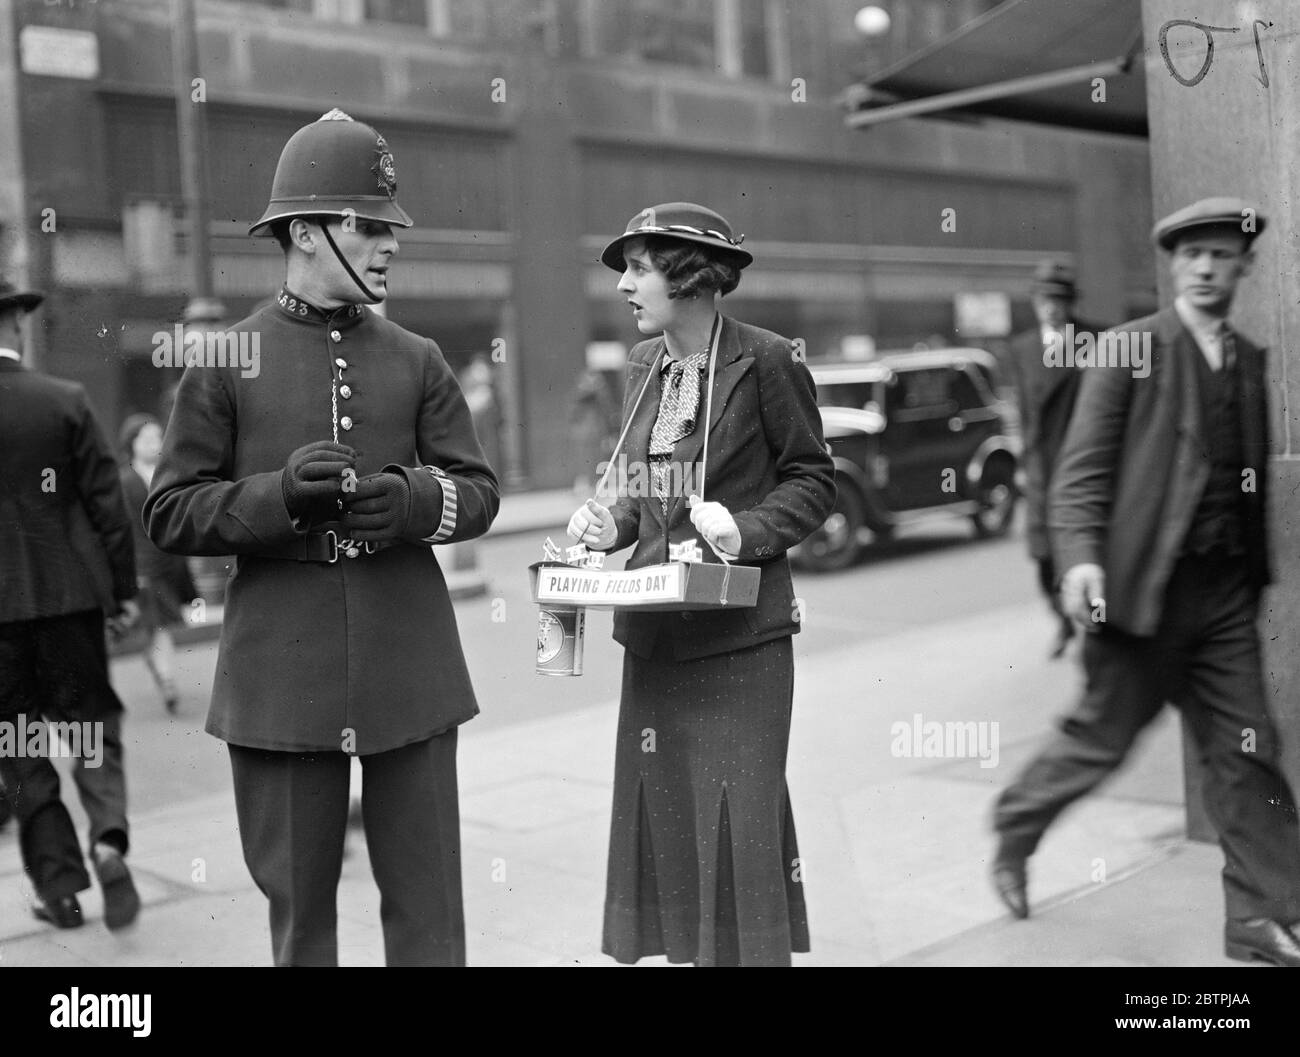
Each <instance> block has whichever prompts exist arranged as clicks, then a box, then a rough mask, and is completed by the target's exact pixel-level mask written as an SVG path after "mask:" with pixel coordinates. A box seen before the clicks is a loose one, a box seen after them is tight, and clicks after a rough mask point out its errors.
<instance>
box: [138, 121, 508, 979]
mask: <svg viewBox="0 0 1300 1057" xmlns="http://www.w3.org/2000/svg"><path fill="white" fill-rule="evenodd" d="M396 187H397V181H396V171H395V167H394V164H393V156H392V154H391V153H390V151H389V149H388V144H387V143H386V142H385V141H384V138H383V137H382V136H380V135H379V134H378V133H377V132H376V131H375V130H374V129H373V128H371V127H370V126H369V125H366V124H363V123H362V122H360V121H353V120H352V119H351V118H350V117H348V116H347V115H346V114H343V113H342V112H341V111H338V110H334V111H331V112H330V113H328V114H326V115H325V116H324V117H322V118H321V119H320V120H319V121H317V122H315V123H313V124H311V125H307V126H306V127H304V128H302V129H299V130H298V132H296V133H295V134H294V135H293V136H292V137H291V138H290V139H289V141H288V143H287V144H286V145H285V148H284V150H283V152H282V153H281V155H280V161H279V164H278V166H277V168H276V172H275V180H274V184H273V187H272V192H271V203H270V205H269V206H268V208H267V210H266V212H265V214H264V215H263V216H262V218H261V219H260V220H258V221H257V223H256V224H254V225H253V226H252V229H251V233H252V234H260V235H274V237H275V238H276V239H277V241H278V242H279V243H280V246H281V247H282V248H283V250H284V254H285V275H286V278H285V282H284V286H283V287H282V288H281V290H280V292H279V294H278V295H277V296H276V298H275V301H274V302H273V303H271V304H269V305H268V306H266V307H265V308H263V309H261V310H259V311H256V312H254V314H253V315H251V316H249V317H248V318H247V319H245V320H244V321H243V322H241V323H239V324H237V325H236V326H235V327H234V328H233V330H234V331H235V332H236V333H239V334H241V335H248V336H249V340H250V341H251V338H252V337H257V338H258V340H259V342H260V347H261V350H262V353H263V355H262V360H261V364H260V370H259V371H257V372H256V373H255V375H253V374H249V375H248V376H245V375H246V372H241V371H240V370H239V369H238V367H237V366H235V365H232V366H228V367H227V366H201V365H197V364H196V365H193V366H188V367H187V368H186V370H185V374H184V376H183V377H182V379H181V384H180V389H179V390H178V392H177V395H176V404H175V408H174V410H173V412H172V418H171V421H170V423H169V424H168V427H167V433H166V436H165V439H164V442H163V451H162V456H161V458H160V459H159V462H158V468H157V470H156V471H155V475H154V479H153V485H152V489H151V492H150V495H149V498H148V500H147V501H146V504H145V520H146V522H147V523H148V527H149V534H150V536H151V537H152V538H153V540H154V542H155V543H157V544H158V546H160V547H161V548H163V549H164V550H168V551H173V552H176V553H182V554H233V555H235V556H236V565H235V571H234V574H233V576H232V577H231V580H230V583H229V586H228V588H227V600H226V610H225V621H224V625H223V628H222V635H221V647H220V656H219V660H218V663H217V673H216V679H215V682H214V685H213V692H212V707H211V711H210V713H209V717H208V723H207V730H208V731H209V733H211V734H214V735H216V736H217V737H218V738H221V739H223V740H224V741H226V742H228V743H229V746H230V760H231V768H232V771H233V776H234V785H235V802H236V807H237V810H238V816H239V830H240V837H241V839H242V841H243V847H244V858H245V861H246V862H247V864H248V868H249V871H250V872H251V873H252V875H253V879H254V880H255V881H256V883H257V885H258V887H259V888H260V889H261V890H262V892H263V893H264V894H265V895H266V896H267V898H268V899H269V901H270V916H271V940H272V948H273V953H274V958H275V961H276V963H277V964H279V965H335V964H337V961H338V943H337V934H336V910H335V900H336V891H337V887H338V880H339V871H340V867H341V863H342V857H343V844H344V834H345V830H346V826H347V820H348V778H349V771H350V761H351V758H352V757H353V756H356V755H359V756H360V758H361V763H362V767H363V772H364V779H363V786H364V787H363V794H362V815H363V819H364V825H365V831H366V843H367V846H368V850H369V853H370V861H371V866H372V868H373V871H374V876H375V881H376V883H377V884H378V886H379V890H380V894H381V897H382V903H381V910H380V915H381V919H382V924H383V931H384V948H385V954H386V957H387V961H388V964H390V965H461V964H464V961H465V927H464V916H463V911H462V902H461V873H460V858H459V856H460V815H459V809H458V806H457V787H456V729H457V727H458V726H459V724H461V723H463V722H465V720H467V719H470V718H471V717H472V716H474V715H475V714H476V713H477V712H478V706H477V704H476V702H475V699H474V692H473V689H472V687H471V685H470V679H469V673H468V671H467V670H466V666H465V659H464V656H463V654H462V652H461V647H460V639H459V636H458V633H457V629H456V620H455V614H454V612H453V610H452V605H451V599H450V596H449V594H448V592H447V587H446V583H445V581H444V579H443V574H442V570H441V569H440V568H439V565H438V560H437V558H436V557H435V556H434V551H433V545H435V544H440V543H451V542H455V541H457V540H466V539H472V538H473V537H475V536H479V535H481V534H482V533H483V532H485V531H486V530H487V528H488V526H489V525H490V524H491V522H492V519H493V518H494V517H495V515H496V511H497V505H498V487H497V481H496V478H495V476H494V475H493V472H492V470H491V468H490V467H489V465H488V463H487V461H486V460H485V459H484V457H483V452H482V450H481V449H480V447H479V442H478V440H477V438H476V437H475V435H474V429H473V426H472V425H471V417H470V412H469V408H468V407H467V406H466V403H465V400H464V398H463V397H462V395H461V392H460V389H459V388H458V387H457V384H456V381H455V378H454V376H453V374H452V371H451V369H450V368H449V367H448V365H447V363H446V361H445V360H444V359H443V356H442V353H441V351H440V350H439V349H438V346H437V345H436V344H435V343H434V342H432V341H430V340H429V339H428V338H422V337H419V336H418V335H416V334H412V333H411V332H410V331H407V330H403V329H402V328H401V327H399V326H397V325H396V324H394V323H391V322H389V321H388V320H386V319H384V318H383V317H382V316H380V315H378V314H376V313H375V312H373V311H371V310H370V309H369V308H367V307H366V306H367V305H376V304H380V303H382V302H383V301H384V300H385V298H386V297H387V296H388V271H389V266H390V264H391V262H392V258H393V256H394V255H395V254H396V253H397V248H398V247H397V238H396V236H395V235H394V232H393V227H394V225H396V226H400V227H409V226H410V225H411V219H410V217H408V216H407V215H406V213H405V211H404V210H403V209H402V208H401V206H399V205H398V204H397V202H396V201H395V200H394V194H395V191H396Z"/></svg>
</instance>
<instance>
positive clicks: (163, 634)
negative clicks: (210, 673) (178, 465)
mask: <svg viewBox="0 0 1300 1057" xmlns="http://www.w3.org/2000/svg"><path fill="white" fill-rule="evenodd" d="M162 435H163V431H162V426H161V425H159V423H158V420H157V419H156V418H154V417H153V416H152V415H145V414H136V415H131V416H130V417H129V418H127V420H126V421H125V422H123V423H122V431H121V434H120V435H119V440H120V442H121V449H122V452H123V454H124V456H125V458H126V465H124V466H123V467H122V473H121V477H122V491H123V493H124V494H125V495H126V506H127V511H128V512H129V513H130V515H131V526H132V529H133V530H134V532H135V567H136V575H137V576H138V577H139V581H140V595H139V603H140V626H141V627H142V628H144V630H145V632H146V633H147V634H148V636H149V641H148V642H147V643H146V644H145V649H144V663H145V665H146V666H147V667H148V669H149V673H150V674H151V675H152V676H153V679H154V682H155V683H156V684H157V686H158V690H159V692H160V693H161V694H162V698H163V705H164V707H165V708H166V709H167V711H168V712H175V711H176V706H177V705H178V703H179V702H180V694H179V693H178V692H177V690H176V679H175V676H174V674H173V672H174V664H175V657H176V645H175V643H174V641H173V639H172V632H171V629H172V628H174V627H176V626H178V625H180V624H184V623H185V618H184V616H183V615H182V613H181V607H182V606H184V605H186V604H187V603H188V602H189V601H190V600H191V599H192V598H193V597H194V596H195V594H197V592H196V591H195V589H194V581H193V580H192V579H191V577H190V571H189V566H188V564H187V563H186V560H185V558H184V557H182V556H180V555H175V554H165V553H163V552H162V551H160V550H159V549H158V548H157V547H155V546H154V545H153V541H152V540H150V539H149V536H148V534H147V533H146V532H145V530H144V522H143V520H142V517H141V514H142V512H143V510H144V500H145V497H146V496H147V495H148V494H149V484H150V482H151V481H152V480H153V471H154V467H155V466H157V464H158V455H159V453H160V452H161V451H162Z"/></svg>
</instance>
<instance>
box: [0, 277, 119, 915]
mask: <svg viewBox="0 0 1300 1057" xmlns="http://www.w3.org/2000/svg"><path fill="white" fill-rule="evenodd" d="M41 300H42V296H41V295H40V294H38V293H35V292H32V291H20V290H16V289H15V288H14V287H13V286H11V285H10V284H9V283H7V282H4V281H3V280H0V537H2V538H3V539H4V545H3V546H0V583H3V584H4V590H3V591H0V784H3V786H4V792H5V799H6V800H7V801H8V802H9V804H10V805H11V807H12V810H13V813H14V816H15V817H16V818H17V820H18V838H19V846H20V848H21V851H22V857H23V866H24V868H25V870H26V872H27V876H28V877H29V878H30V879H31V882H32V885H33V886H34V887H35V889H36V894H37V898H38V900H39V902H38V903H37V905H36V906H35V907H34V911H35V914H36V916H37V917H38V918H40V919H41V920H42V921H48V922H50V923H51V924H53V925H56V926H58V927H59V928H75V927H76V926H78V925H80V924H82V916H81V905H80V904H79V903H78V901H77V893H78V892H81V891H84V890H85V889H87V888H89V887H90V877H89V875H88V874H87V872H86V867H85V862H84V860H83V859H82V855H81V849H80V848H79V847H78V844H77V834H76V830H75V829H74V827H73V825H72V819H71V818H70V817H69V815H68V810H67V808H66V807H64V805H63V801H62V800H61V799H60V796H59V775H58V772H57V771H56V770H55V768H54V765H53V764H52V763H51V762H50V759H49V757H50V756H51V755H53V754H54V751H55V745H54V739H53V735H52V734H51V733H45V734H44V736H42V730H44V731H46V732H48V728H43V726H42V725H43V723H44V722H46V721H49V722H54V723H59V724H66V725H67V726H65V727H63V728H62V729H63V730H64V731H65V732H67V733H68V735H69V743H68V749H69V751H71V752H73V753H74V754H75V755H76V756H77V759H76V761H75V762H74V766H73V772H72V775H73V781H74V782H75V784H76V786H77V792H78V794H79V796H80V798H81V803H82V807H83V808H85V811H86V814H87V816H88V817H89V820H90V857H91V864H92V865H93V866H94V868H95V874H96V876H97V878H98V879H99V883H100V887H101V888H102V889H103V893H104V921H105V923H106V924H107V925H108V927H109V928H110V929H118V928H122V927H124V926H125V925H128V924H130V923H131V922H132V921H134V920H135V917H136V915H137V913H138V912H139V909H140V899H139V896H138V894H137V893H136V890H135V885H134V883H133V882H132V880H131V872H130V870H129V869H127V865H126V858H125V857H126V853H127V850H128V847H129V838H128V827H127V820H126V780H125V777H124V773H123V770H122V737H121V713H122V702H121V701H120V700H119V699H118V697H117V694H116V693H114V692H113V688H112V686H110V685H109V681H108V653H107V649H106V647H105V643H104V624H105V618H106V617H107V619H108V622H109V626H110V627H111V628H112V629H113V630H114V631H115V632H118V633H120V632H122V631H124V630H125V629H126V628H127V627H129V626H130V625H131V624H133V623H134V622H135V620H136V618H137V617H138V615H139V610H138V609H137V607H136V604H135V602H134V601H132V599H133V596H134V595H135V593H136V580H135V553H134V550H133V547H132V541H131V525H130V522H129V521H128V520H127V512H126V504H125V502H124V501H123V498H122V488H121V485H120V484H119V482H118V473H117V462H116V460H115V459H114V458H113V452H112V449H111V448H110V447H109V445H108V443H107V442H106V441H105V439H104V436H103V434H102V432H101V431H100V428H99V424H98V423H97V422H96V421H95V416H94V414H93V413H92V412H91V410H90V404H89V403H88V401H87V399H86V392H85V390H84V389H83V388H82V387H81V386H80V385H78V384H77V383H75V382H68V381H63V380H62V379H57V378H48V377H46V376H45V375H42V374H40V373H38V372H36V371H32V370H28V369H26V368H25V367H24V366H23V364H22V344H23V341H22V320H23V317H24V316H25V315H26V314H27V313H28V312H30V311H31V310H32V309H34V308H36V306H37V305H39V304H40V303H41ZM34 734H35V738H33V735H34ZM77 740H80V742H81V744H80V745H77V744H76V741H77ZM42 746H43V748H42Z"/></svg>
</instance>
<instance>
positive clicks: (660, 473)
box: [649, 352, 709, 514]
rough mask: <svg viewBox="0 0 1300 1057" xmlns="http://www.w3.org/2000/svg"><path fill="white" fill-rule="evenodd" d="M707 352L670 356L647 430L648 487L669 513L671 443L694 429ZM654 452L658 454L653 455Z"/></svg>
mask: <svg viewBox="0 0 1300 1057" xmlns="http://www.w3.org/2000/svg"><path fill="white" fill-rule="evenodd" d="M708 363H709V354H708V353H707V352H697V353H696V354H695V355H694V356H688V357H686V359H684V360H669V361H668V363H667V371H668V378H667V380H666V381H665V382H664V387H663V392H662V394H661V395H660V397H659V416H658V417H657V418H656V419H655V424H654V428H653V429H652V430H651V431H650V448H649V455H650V488H651V492H652V494H653V495H655V496H656V497H657V498H658V499H659V502H660V504H661V506H662V507H663V511H664V513H665V514H667V513H668V498H669V497H668V486H669V478H670V474H669V467H668V456H670V455H672V453H673V446H674V445H675V444H676V443H677V442H678V441H679V440H681V439H682V438H683V437H686V436H689V435H690V433H691V431H692V430H694V429H695V419H696V416H697V415H699V413H700V372H702V371H703V370H704V368H705V367H707V366H708ZM656 456H658V457H657V458H656Z"/></svg>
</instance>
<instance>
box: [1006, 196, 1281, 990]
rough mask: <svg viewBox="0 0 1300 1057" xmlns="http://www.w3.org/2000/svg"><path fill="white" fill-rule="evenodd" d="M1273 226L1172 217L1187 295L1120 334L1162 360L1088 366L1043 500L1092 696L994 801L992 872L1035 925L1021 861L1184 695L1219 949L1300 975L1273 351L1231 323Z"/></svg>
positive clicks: (1165, 224)
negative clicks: (1281, 690) (1280, 638)
mask: <svg viewBox="0 0 1300 1057" xmlns="http://www.w3.org/2000/svg"><path fill="white" fill-rule="evenodd" d="M1264 227H1265V221H1264V218H1263V217H1261V216H1259V215H1258V213H1257V212H1256V210H1255V209H1254V208H1253V207H1252V206H1250V205H1249V204H1248V203H1246V202H1242V201H1240V200H1238V199H1231V198H1210V199H1204V200H1202V201H1199V202H1196V203H1194V204H1193V205H1191V206H1188V207H1187V208H1185V209H1182V210H1179V211H1178V212H1176V213H1174V214H1172V215H1171V216H1168V217H1166V218H1165V219H1164V220H1161V221H1160V222H1159V223H1158V224H1157V225H1156V226H1155V230H1154V232H1153V237H1154V238H1155V241H1156V242H1157V243H1158V244H1159V246H1160V248H1161V249H1163V250H1164V251H1166V252H1167V253H1168V254H1169V267H1170V272H1171V274H1172V277H1173V282H1174V288H1175V291H1176V294H1177V296H1176V298H1175V300H1174V304H1173V306H1172V307H1170V308H1166V309H1164V310H1162V311H1160V312H1158V313H1156V314H1155V315H1153V316H1149V317H1147V318H1145V319H1139V320H1135V321H1134V322H1132V323H1127V324H1124V325H1122V326H1121V327H1119V328H1116V332H1117V333H1119V334H1125V333H1126V334H1127V335H1128V338H1129V341H1130V342H1132V341H1143V340H1149V341H1150V343H1151V355H1150V357H1149V360H1150V364H1149V366H1150V370H1149V371H1145V370H1142V371H1140V370H1135V369H1129V368H1126V367H1124V366H1120V365H1111V366H1106V365H1101V364H1100V362H1099V364H1098V365H1097V366H1094V367H1091V368H1090V369H1088V370H1087V371H1086V372H1085V374H1084V378H1083V383H1082V386H1081V389H1080V393H1079V398H1078V406H1077V407H1076V409H1075V413H1074V417H1073V420H1072V421H1071V424H1070V428H1069V431H1068V433H1067V435H1066V438H1065V443H1064V447H1063V449H1062V451H1061V455H1060V459H1059V462H1058V464H1057V468H1056V474H1055V477H1054V479H1053V482H1052V488H1051V498H1050V506H1049V510H1050V525H1051V530H1052V534H1053V545H1054V548H1055V553H1056V558H1057V562H1058V565H1059V567H1060V568H1061V569H1063V570H1065V574H1064V577H1063V579H1062V587H1061V591H1062V600H1063V603H1064V605H1065V606H1066V608H1067V610H1069V611H1070V612H1071V613H1073V614H1074V615H1075V617H1076V619H1078V620H1079V621H1080V623H1081V624H1082V625H1083V626H1084V629H1085V631H1086V632H1087V634H1086V635H1085V637H1084V648H1083V662H1084V668H1085V670H1086V673H1087V683H1086V689H1085V691H1084V694H1083V697H1082V700H1081V701H1080V702H1079V704H1078V705H1077V706H1076V708H1075V710H1074V712H1073V713H1072V714H1071V715H1069V716H1068V717H1067V718H1066V719H1065V721H1064V723H1063V724H1062V726H1061V730H1060V732H1059V733H1058V734H1056V735H1055V737H1054V738H1053V739H1052V740H1051V741H1050V742H1049V743H1048V745H1047V746H1046V748H1045V749H1044V750H1043V751H1042V752H1041V753H1040V754H1039V756H1038V757H1037V758H1036V759H1035V760H1034V761H1032V762H1031V763H1030V764H1029V766H1028V768H1027V769H1026V770H1025V771H1024V773H1023V774H1022V775H1021V776H1020V777H1019V778H1018V779H1017V780H1016V781H1015V782H1014V783H1013V784H1012V785H1011V786H1010V787H1009V788H1008V789H1007V790H1006V791H1005V792H1003V794H1002V796H1001V798H1000V799H999V801H998V805H997V809H996V815H995V827H996V829H997V832H998V835H999V838H1000V843H999V846H998V851H997V855H996V858H995V862H994V871H993V872H994V884H995V886H996V888H997V891H998V893H999V895H1000V896H1001V897H1002V898H1003V900H1004V901H1005V902H1006V904H1007V906H1008V907H1009V908H1010V909H1011V911H1012V913H1013V914H1015V915H1016V916H1018V917H1025V916H1027V915H1028V913H1029V905H1028V899H1027V895H1026V871H1025V864H1026V860H1027V859H1028V858H1029V856H1030V855H1031V854H1032V853H1033V851H1034V849H1035V848H1036V847H1037V845H1038V842H1039V840H1040V839H1041V837H1042V835H1043V832H1044V831H1045V830H1046V829H1047V827H1048V825H1049V824H1050V823H1051V822H1052V820H1053V819H1054V818H1055V817H1056V816H1057V814H1058V813H1059V812H1060V811H1061V810H1062V809H1063V808H1065V807H1066V806H1067V805H1068V804H1070V803H1072V802H1073V801H1074V800H1076V799H1077V798H1079V797H1081V796H1083V795H1084V794H1085V793H1087V792H1088V791H1089V790H1091V789H1093V788H1094V787H1095V786H1096V785H1097V784H1098V783H1099V782H1101V781H1102V780H1103V779H1105V778H1106V777H1108V776H1109V775H1110V774H1111V773H1113V772H1114V771H1115V769H1116V768H1117V767H1119V766H1120V764H1121V763H1122V762H1123V760H1124V757H1125V755H1126V754H1127V752H1128V750H1129V748H1130V747H1131V746H1132V745H1133V742H1134V740H1135V739H1136V738H1137V736H1138V735H1139V733H1140V732H1141V731H1142V730H1143V728H1145V727H1146V726H1147V725H1148V724H1149V723H1150V722H1151V721H1152V720H1153V719H1154V718H1155V717H1156V715H1157V714H1158V713H1159V711H1160V709H1161V708H1162V706H1163V704H1164V702H1166V701H1172V702H1174V703H1175V704H1176V705H1177V706H1178V707H1179V708H1180V710H1181V711H1182V712H1183V715H1184V717H1185V719H1186V722H1187V726H1188V729H1189V730H1190V731H1191V733H1192V736H1193V737H1194V738H1195V740H1196V743H1197V747H1198V749H1199V752H1200V756H1201V759H1202V761H1203V764H1204V767H1205V807H1206V811H1207V812H1208V814H1209V816H1210V819H1211V821H1212V822H1213V823H1214V826H1215V828H1216V830H1217V831H1218V834H1219V840H1220V844H1221V846H1222V848H1223V853H1224V859H1225V865H1224V870H1223V885H1224V897H1225V903H1226V917H1227V925H1226V929H1225V951H1226V953H1227V954H1228V956H1229V957H1232V958H1236V959H1239V960H1244V961H1248V960H1260V961H1264V962H1268V963H1271V964H1273V965H1290V966H1296V965H1300V924H1298V923H1300V831H1298V830H1297V824H1296V807H1295V801H1294V799H1293V798H1292V793H1291V789H1290V788H1289V787H1288V785H1287V782H1286V779H1285V777H1284V776H1283V775H1282V773H1281V770H1280V765H1279V745H1278V736H1277V732H1276V730H1275V728H1274V725H1273V721H1272V719H1271V718H1270V717H1269V714H1268V712H1267V710H1266V707H1265V703H1264V681H1263V674H1262V668H1261V663H1260V646H1259V635H1258V632H1257V629H1256V625H1255V621H1256V617H1257V615H1258V611H1259V600H1260V593H1261V590H1262V588H1263V587H1264V586H1265V585H1266V584H1267V583H1268V582H1269V553H1268V538H1267V532H1266V529H1267V525H1266V511H1265V489H1266V481H1267V478H1268V454H1269V433H1268V398H1267V392H1266V383H1265V370H1264V351H1263V350H1262V349H1260V348H1258V347H1257V346H1255V345H1254V344H1252V343H1251V342H1250V341H1248V340H1247V339H1246V338H1245V337H1243V336H1242V335H1241V334H1239V333H1238V332H1237V331H1236V330H1235V328H1233V327H1232V326H1231V325H1229V324H1228V322H1227V316H1228V313H1229V310H1230V308H1231V307H1232V301H1233V296H1234V294H1235V293H1236V289H1237V284H1238V283H1239V282H1240V281H1241V279H1242V278H1243V277H1244V276H1245V275H1246V274H1247V273H1248V272H1249V270H1250V266H1251V262H1252V253H1251V245H1252V243H1253V241H1254V239H1255V237H1256V236H1257V235H1258V234H1259V233H1261V232H1262V231H1263V230H1264ZM1147 335H1149V338H1146V337H1145V336H1147Z"/></svg>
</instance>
